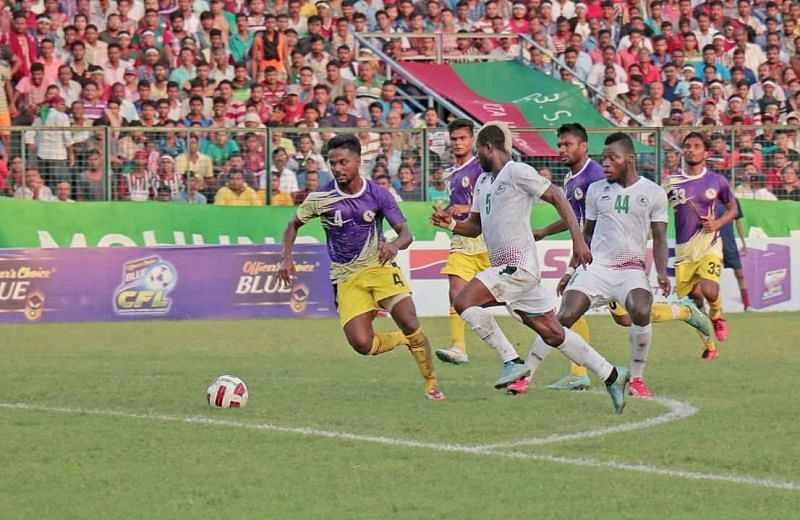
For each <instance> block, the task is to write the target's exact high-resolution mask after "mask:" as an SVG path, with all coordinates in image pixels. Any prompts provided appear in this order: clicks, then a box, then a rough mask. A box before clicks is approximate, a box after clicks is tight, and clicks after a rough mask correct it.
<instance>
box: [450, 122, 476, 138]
mask: <svg viewBox="0 0 800 520" xmlns="http://www.w3.org/2000/svg"><path fill="white" fill-rule="evenodd" d="M462 128H466V129H467V130H469V135H473V134H474V132H475V125H474V124H473V123H472V121H470V120H469V119H464V118H459V119H454V120H452V121H450V124H449V125H447V133H449V134H452V133H453V132H455V131H456V130H461V129H462Z"/></svg>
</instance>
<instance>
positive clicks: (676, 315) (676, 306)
mask: <svg viewBox="0 0 800 520" xmlns="http://www.w3.org/2000/svg"><path fill="white" fill-rule="evenodd" d="M684 307H686V308H689V306H688V305H683V304H682V303H670V304H669V308H670V310H671V311H672V319H673V320H679V319H681V310H682V309H683V308H684Z"/></svg>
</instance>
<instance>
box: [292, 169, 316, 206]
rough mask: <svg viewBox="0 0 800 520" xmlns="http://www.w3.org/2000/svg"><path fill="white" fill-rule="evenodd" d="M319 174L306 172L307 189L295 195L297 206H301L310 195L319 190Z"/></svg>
mask: <svg viewBox="0 0 800 520" xmlns="http://www.w3.org/2000/svg"><path fill="white" fill-rule="evenodd" d="M319 184H320V183H319V173H317V172H314V171H307V172H306V187H305V188H303V189H302V190H300V191H298V192H296V193H295V194H294V203H295V205H300V204H301V203H302V202H303V201H304V200H306V197H308V194H309V193H311V192H313V191H317V190H318V189H319Z"/></svg>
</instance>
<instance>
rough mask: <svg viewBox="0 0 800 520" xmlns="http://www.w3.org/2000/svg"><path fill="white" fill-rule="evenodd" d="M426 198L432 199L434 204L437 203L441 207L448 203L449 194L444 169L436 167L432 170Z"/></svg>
mask: <svg viewBox="0 0 800 520" xmlns="http://www.w3.org/2000/svg"><path fill="white" fill-rule="evenodd" d="M427 200H428V201H432V202H433V203H434V204H436V203H439V204H440V206H441V207H443V208H444V207H446V206H447V205H448V203H449V200H450V195H449V193H448V192H447V183H446V182H445V180H444V169H442V168H436V169H435V170H433V173H432V174H431V179H430V184H429V186H428V198H427Z"/></svg>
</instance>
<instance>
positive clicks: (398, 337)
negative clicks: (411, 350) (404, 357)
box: [369, 332, 408, 356]
mask: <svg viewBox="0 0 800 520" xmlns="http://www.w3.org/2000/svg"><path fill="white" fill-rule="evenodd" d="M406 343H408V340H407V339H406V337H405V335H403V333H402V332H388V333H383V332H376V333H375V335H374V336H372V348H371V349H369V355H370V356H377V355H378V354H383V353H384V352H389V351H390V350H392V349H394V348H395V347H396V346H397V345H405V344H406Z"/></svg>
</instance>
